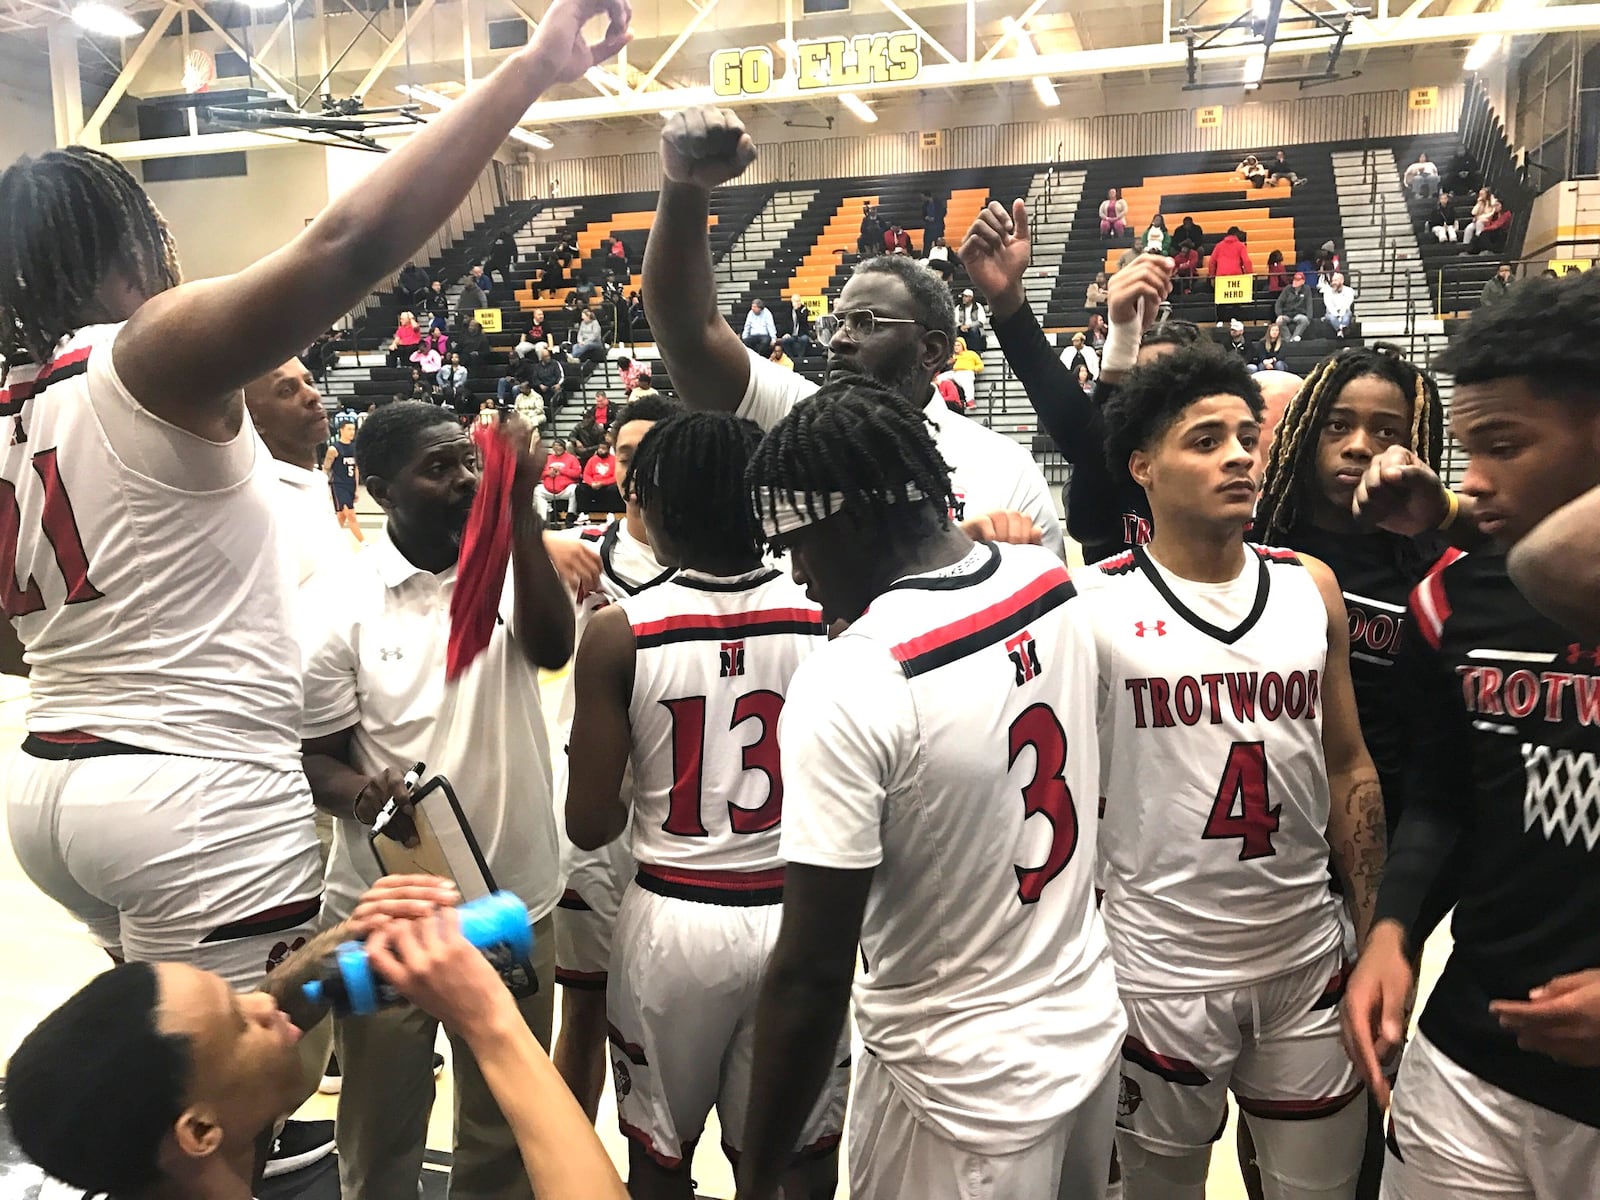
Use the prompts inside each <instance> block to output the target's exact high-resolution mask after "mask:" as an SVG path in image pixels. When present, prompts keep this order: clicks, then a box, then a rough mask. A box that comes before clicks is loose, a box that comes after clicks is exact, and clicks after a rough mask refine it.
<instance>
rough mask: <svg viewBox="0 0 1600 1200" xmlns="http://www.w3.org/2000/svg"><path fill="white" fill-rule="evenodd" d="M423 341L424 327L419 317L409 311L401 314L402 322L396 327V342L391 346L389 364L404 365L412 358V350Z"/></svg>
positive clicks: (393, 365) (392, 365)
mask: <svg viewBox="0 0 1600 1200" xmlns="http://www.w3.org/2000/svg"><path fill="white" fill-rule="evenodd" d="M420 341H422V329H421V328H420V327H419V326H418V325H417V318H416V317H415V316H413V315H412V314H411V313H409V312H403V313H401V314H400V323H399V324H398V325H396V326H395V327H394V344H393V345H392V346H390V348H389V365H390V366H391V367H399V366H403V365H404V364H405V363H407V362H409V361H410V359H411V352H412V351H413V350H415V349H416V348H417V343H418V342H420Z"/></svg>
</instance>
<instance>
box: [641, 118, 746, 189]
mask: <svg viewBox="0 0 1600 1200" xmlns="http://www.w3.org/2000/svg"><path fill="white" fill-rule="evenodd" d="M755 160H756V144H755V142H753V141H751V139H750V135H749V134H748V133H746V132H745V128H744V122H743V121H741V120H739V118H738V117H737V116H735V115H734V114H733V113H732V112H730V111H729V110H728V109H726V108H691V109H689V110H687V111H685V112H680V113H675V114H673V116H672V117H671V118H670V119H669V120H668V121H667V123H666V126H665V127H664V128H663V129H662V130H661V168H662V171H663V172H664V173H665V174H666V176H667V178H668V179H670V180H672V182H674V183H686V184H690V185H691V186H693V187H697V188H703V189H704V190H705V191H708V192H709V191H710V190H711V189H712V188H714V187H716V186H717V185H718V184H719V183H727V182H728V180H730V179H737V178H738V177H739V176H740V175H742V174H744V171H745V168H746V167H748V166H749V165H750V164H751V163H753V162H755Z"/></svg>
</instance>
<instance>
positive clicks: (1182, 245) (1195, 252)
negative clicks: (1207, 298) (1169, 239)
mask: <svg viewBox="0 0 1600 1200" xmlns="http://www.w3.org/2000/svg"><path fill="white" fill-rule="evenodd" d="M1199 276H1200V248H1199V247H1198V246H1196V245H1195V244H1194V243H1193V242H1191V241H1190V240H1189V239H1188V238H1184V239H1183V240H1182V241H1180V242H1179V243H1178V248H1177V249H1176V250H1175V251H1173V254H1172V277H1173V279H1174V280H1175V281H1176V282H1175V286H1176V287H1177V289H1178V293H1179V295H1183V296H1187V295H1188V294H1189V293H1190V292H1192V291H1194V281H1195V280H1196V279H1197V278H1199Z"/></svg>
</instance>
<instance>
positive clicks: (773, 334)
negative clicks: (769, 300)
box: [739, 296, 778, 358]
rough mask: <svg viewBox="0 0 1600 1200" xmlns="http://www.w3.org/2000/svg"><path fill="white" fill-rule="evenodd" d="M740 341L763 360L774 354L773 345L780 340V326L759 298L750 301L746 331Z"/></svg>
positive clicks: (745, 323)
mask: <svg viewBox="0 0 1600 1200" xmlns="http://www.w3.org/2000/svg"><path fill="white" fill-rule="evenodd" d="M739 340H740V341H742V342H744V344H745V345H746V346H748V347H749V348H750V351H751V352H752V353H754V354H759V355H761V357H763V358H765V357H766V356H767V355H769V354H771V353H772V343H773V342H775V341H777V340H778V326H777V325H776V324H775V323H774V321H773V320H772V314H771V313H770V312H768V311H767V306H766V304H765V302H763V301H762V299H761V298H760V297H759V296H758V297H756V298H755V299H754V300H752V301H750V311H749V312H747V313H746V314H745V317H744V330H743V331H742V332H741V333H740V334H739Z"/></svg>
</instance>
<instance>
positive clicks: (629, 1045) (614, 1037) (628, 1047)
mask: <svg viewBox="0 0 1600 1200" xmlns="http://www.w3.org/2000/svg"><path fill="white" fill-rule="evenodd" d="M606 1037H607V1038H609V1039H610V1041H611V1044H612V1045H613V1046H615V1047H616V1048H617V1049H618V1050H621V1051H622V1053H623V1054H625V1055H627V1057H628V1061H629V1062H631V1063H633V1065H634V1066H636V1067H648V1066H649V1065H650V1060H649V1059H648V1058H646V1057H645V1055H644V1047H643V1046H641V1045H639V1043H638V1042H630V1041H629V1040H628V1039H627V1038H625V1037H623V1036H622V1030H620V1029H618V1028H617V1027H616V1026H615V1025H613V1024H611V1023H610V1022H609V1021H608V1022H606Z"/></svg>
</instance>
